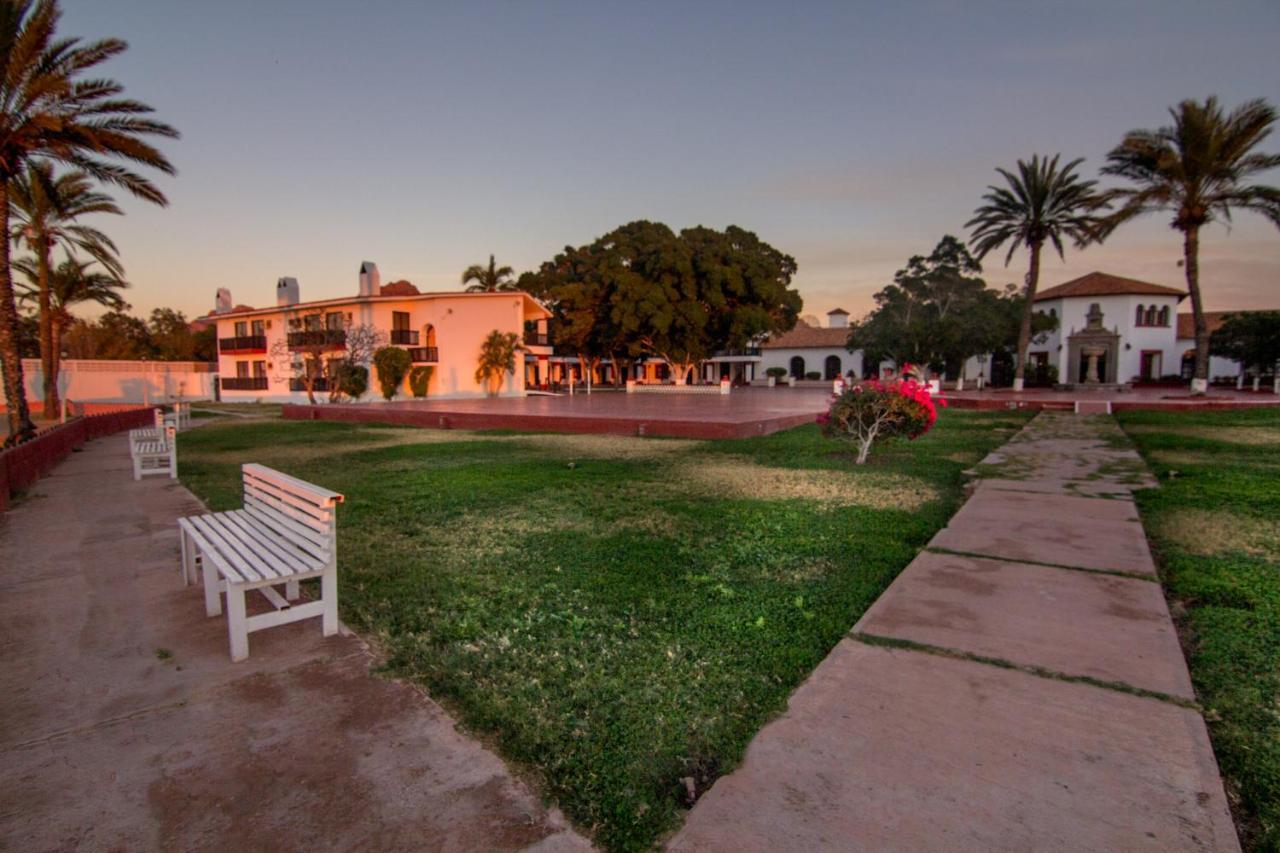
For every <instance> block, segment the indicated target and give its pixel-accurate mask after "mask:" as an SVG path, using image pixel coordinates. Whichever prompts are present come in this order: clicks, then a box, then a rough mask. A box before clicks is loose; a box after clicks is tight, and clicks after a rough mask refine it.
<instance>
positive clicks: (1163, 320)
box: [1160, 305, 1169, 326]
mask: <svg viewBox="0 0 1280 853" xmlns="http://www.w3.org/2000/svg"><path fill="white" fill-rule="evenodd" d="M1160 325H1161V326H1168V325H1169V306H1168V305H1166V306H1164V307H1163V308H1161V309H1160Z"/></svg>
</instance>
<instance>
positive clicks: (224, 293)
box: [213, 287, 231, 314]
mask: <svg viewBox="0 0 1280 853" xmlns="http://www.w3.org/2000/svg"><path fill="white" fill-rule="evenodd" d="M230 310H231V291H230V290H228V289H227V288H225V287H219V288H218V294H217V295H216V296H214V297H213V313H215V314H225V313H227V312H228V311H230Z"/></svg>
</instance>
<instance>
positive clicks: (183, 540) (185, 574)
mask: <svg viewBox="0 0 1280 853" xmlns="http://www.w3.org/2000/svg"><path fill="white" fill-rule="evenodd" d="M178 545H179V546H180V547H181V548H182V585H183V586H191V554H190V551H189V549H188V548H187V534H186V531H184V530H183V529H182V528H181V527H179V528H178Z"/></svg>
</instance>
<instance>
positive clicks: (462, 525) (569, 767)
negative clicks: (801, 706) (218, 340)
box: [179, 411, 1024, 850]
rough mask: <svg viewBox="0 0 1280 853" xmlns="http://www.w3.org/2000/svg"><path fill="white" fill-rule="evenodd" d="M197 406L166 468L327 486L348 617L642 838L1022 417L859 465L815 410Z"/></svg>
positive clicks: (211, 487) (449, 700)
mask: <svg viewBox="0 0 1280 853" xmlns="http://www.w3.org/2000/svg"><path fill="white" fill-rule="evenodd" d="M225 421H226V422H225V423H223V422H218V423H211V424H208V425H206V426H203V427H201V428H200V429H198V430H194V431H192V432H189V433H184V434H183V435H182V436H181V439H180V441H181V446H180V456H179V458H180V459H181V466H180V468H181V472H182V480H183V482H184V483H186V484H187V485H188V486H189V487H190V488H191V489H192V490H193V491H195V492H196V493H197V494H199V495H201V496H202V497H204V498H205V499H206V500H207V501H208V502H209V503H210V505H211V506H213V507H214V508H215V509H225V508H229V507H233V506H236V505H238V503H239V471H238V465H239V464H240V463H241V462H246V461H255V462H261V463H264V464H267V465H271V466H273V467H276V468H279V469H281V470H284V471H286V472H288V473H290V474H293V475H295V476H298V477H302V478H303V479H306V480H310V481H313V482H316V483H319V484H321V485H324V486H327V487H329V488H332V489H335V490H338V491H341V492H343V493H344V494H345V495H346V496H347V503H346V504H344V505H343V506H342V508H341V511H340V514H339V529H340V534H339V536H340V545H339V548H340V567H341V571H340V579H341V580H340V583H341V596H342V598H341V602H342V617H343V619H344V620H345V621H346V622H347V623H348V624H351V625H353V626H354V627H355V628H357V629H358V630H360V631H362V632H363V633H365V634H366V636H369V637H371V638H372V639H373V640H374V641H375V642H376V643H377V644H378V645H379V646H380V647H381V649H382V650H383V651H384V652H385V654H386V668H387V670H388V671H389V672H390V673H393V674H395V675H398V676H404V677H407V678H411V679H414V680H415V681H417V682H419V683H421V684H422V685H423V686H425V687H426V689H427V690H428V691H429V692H430V693H431V695H432V696H433V697H435V698H437V699H439V700H441V701H442V702H444V703H445V704H446V705H447V706H449V707H450V708H451V709H452V710H453V711H454V712H455V713H456V714H457V715H458V716H459V717H460V719H461V720H462V721H463V722H464V723H465V724H466V725H467V726H469V727H470V729H471V730H473V731H475V732H477V733H480V734H481V735H483V736H484V737H486V738H487V739H488V740H489V741H490V742H491V743H494V744H495V745H496V747H497V748H498V749H499V750H500V751H501V752H502V753H503V755H504V756H505V757H506V758H508V759H510V760H512V761H514V762H516V763H517V764H518V765H520V766H522V767H523V768H525V769H527V770H529V771H532V772H533V773H534V774H535V775H536V776H537V777H539V778H540V780H541V783H542V786H543V789H544V791H545V792H546V793H547V795H548V796H549V797H551V798H553V799H554V800H555V801H557V802H558V803H559V804H560V806H561V807H562V808H563V809H564V810H565V811H566V812H567V813H568V814H569V815H570V816H571V817H572V818H573V819H574V820H575V821H576V822H577V823H578V825H579V826H580V827H582V828H584V829H586V830H589V831H591V832H592V833H593V834H594V836H595V838H596V840H597V841H598V842H599V843H600V844H602V845H603V846H605V847H607V848H610V849H614V850H632V849H641V848H645V847H648V846H649V845H651V844H652V843H653V842H654V841H655V839H657V838H659V837H660V836H661V834H662V833H664V832H665V831H667V830H669V829H670V828H672V827H673V826H674V825H675V824H676V823H677V822H678V820H679V817H680V815H681V814H682V811H683V809H684V808H685V807H686V806H687V803H686V801H685V793H684V792H685V785H684V783H682V779H684V778H685V777H693V779H694V780H695V784H696V786H697V789H698V792H699V793H701V792H702V791H703V790H705V789H706V787H708V786H709V785H710V783H711V781H712V780H714V779H715V778H716V777H717V776H718V775H720V774H723V773H725V772H727V771H728V770H730V769H731V768H732V767H733V766H734V765H735V764H736V763H737V762H738V761H739V760H740V758H741V756H742V753H743V751H744V749H745V747H746V745H747V743H748V741H749V740H750V738H751V737H752V735H753V734H755V732H756V731H757V730H758V729H759V728H760V726H761V725H762V724H763V723H764V722H765V721H767V720H768V719H769V718H770V717H771V716H773V715H775V714H776V713H778V712H779V711H780V710H782V709H783V708H784V707H785V704H786V700H787V697H788V696H789V694H790V693H791V691H792V689H793V688H795V687H796V685H797V684H799V683H800V681H802V680H803V679H804V678H805V676H806V675H808V673H809V672H810V671H811V670H812V669H813V668H814V666H816V665H817V664H818V662H820V661H821V660H822V658H823V657H824V656H825V655H826V654H827V652H828V651H829V650H830V649H831V648H832V646H834V645H835V643H836V642H838V641H839V639H840V638H841V637H842V636H843V635H844V634H845V632H847V631H848V630H849V629H850V628H851V627H852V626H853V624H854V622H855V621H856V620H857V618H858V617H859V616H860V615H861V614H862V612H863V611H864V610H865V609H866V608H867V607H868V606H869V605H870V604H871V602H872V601H874V600H875V598H876V597H877V596H878V595H879V594H880V592H881V591H882V590H883V589H884V588H885V587H886V586H887V585H888V583H889V582H890V581H891V580H892V579H893V578H894V577H895V576H896V575H897V573H898V572H899V571H900V570H901V569H902V568H903V567H904V566H906V564H907V563H908V562H909V561H910V560H911V559H912V557H914V556H915V554H916V552H917V551H918V550H919V549H920V548H921V547H923V546H924V545H925V544H926V543H927V542H928V541H929V539H930V538H931V537H932V535H933V534H934V532H935V531H936V530H937V529H938V528H939V527H941V526H942V525H943V524H945V522H946V521H947V519H948V518H949V517H950V515H951V514H952V512H953V511H954V510H955V509H956V507H957V506H958V504H959V502H960V499H961V480H962V476H961V471H962V469H964V468H966V467H967V466H970V465H972V464H973V463H975V462H976V461H977V460H979V459H980V458H981V457H982V456H983V455H984V454H985V453H986V452H987V451H988V450H990V449H992V448H994V447H996V446H998V445H1000V444H1001V443H1003V442H1004V441H1005V440H1006V439H1007V438H1008V437H1009V436H1010V435H1012V433H1013V432H1014V431H1015V430H1016V429H1017V428H1019V427H1020V426H1021V425H1022V423H1024V417H1023V416H1021V415H1017V414H1009V413H972V412H957V411H949V412H945V413H944V414H943V416H942V418H941V420H940V421H939V423H938V426H937V427H936V428H935V429H934V431H933V432H932V433H930V434H929V435H928V436H926V437H925V438H922V439H920V440H918V441H916V442H912V443H905V442H904V443H901V444H896V445H888V446H886V447H884V448H881V449H878V450H877V451H876V452H874V453H873V456H872V460H871V463H870V464H868V465H866V466H864V467H863V468H861V469H856V470H855V467H854V466H853V465H852V462H851V460H852V454H851V452H850V450H849V448H848V447H846V446H843V445H838V444H836V443H835V442H832V441H829V440H826V439H823V438H822V437H821V436H820V435H819V433H818V430H817V429H816V427H813V426H808V427H801V428H799V429H795V430H791V431H789V432H784V433H779V434H776V435H772V436H768V437H764V438H759V439H749V440H744V441H724V442H697V441H683V440H663V439H638V438H618V437H607V436H565V435H521V434H510V433H506V434H486V433H460V432H441V431H434V430H414V429H405V428H392V427H371V426H367V425H355V424H340V423H325V422H301V421H299V422H282V421H277V422H267V421H251V422H250V421H242V420H241V421H235V420H233V419H232V418H230V417H228V418H226V419H225Z"/></svg>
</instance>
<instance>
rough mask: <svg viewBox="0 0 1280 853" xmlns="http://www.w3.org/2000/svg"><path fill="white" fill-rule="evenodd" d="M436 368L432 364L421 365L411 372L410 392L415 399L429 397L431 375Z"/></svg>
mask: <svg viewBox="0 0 1280 853" xmlns="http://www.w3.org/2000/svg"><path fill="white" fill-rule="evenodd" d="M435 372H436V368H435V366H434V365H431V364H420V365H418V366H417V367H415V368H413V369H412V370H410V371H409V391H410V392H411V393H412V394H413V396H415V397H425V396H427V387H428V386H429V385H430V384H431V374H433V373H435Z"/></svg>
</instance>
